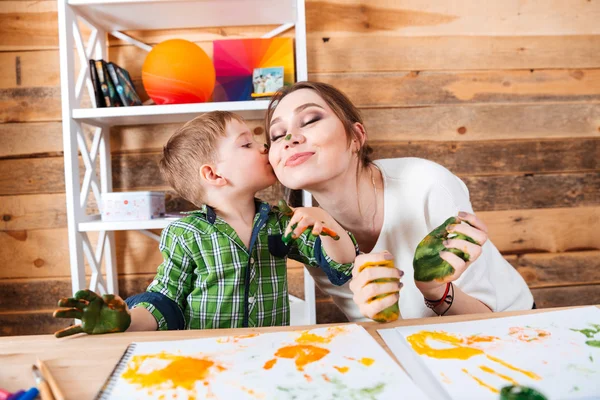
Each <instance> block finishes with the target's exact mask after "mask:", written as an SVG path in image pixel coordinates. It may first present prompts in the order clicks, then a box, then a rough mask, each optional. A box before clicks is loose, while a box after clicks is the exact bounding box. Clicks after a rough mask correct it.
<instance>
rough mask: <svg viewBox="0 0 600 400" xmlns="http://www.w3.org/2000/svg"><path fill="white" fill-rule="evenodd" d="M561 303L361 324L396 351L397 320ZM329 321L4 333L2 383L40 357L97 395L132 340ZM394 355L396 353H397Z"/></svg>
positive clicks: (72, 392) (25, 377) (76, 387)
mask: <svg viewBox="0 0 600 400" xmlns="http://www.w3.org/2000/svg"><path fill="white" fill-rule="evenodd" d="M599 307H600V306H599ZM567 308H568V307H567ZM560 309H565V308H554V309H543V310H530V311H518V312H504V313H494V314H474V315H462V316H449V317H441V318H422V319H412V320H399V321H396V322H392V323H388V324H378V323H375V322H366V323H359V325H362V326H363V327H364V328H365V329H366V330H367V331H368V332H369V333H370V334H371V335H372V336H373V337H374V338H375V340H377V342H378V343H379V344H380V345H381V346H382V347H383V348H384V349H385V350H386V351H387V352H388V353H389V354H390V355H392V353H391V352H390V350H389V349H388V348H387V346H386V345H385V343H384V342H383V340H382V339H381V337H380V336H379V334H378V333H377V329H382V328H391V327H396V326H409V325H429V324H436V323H442V322H459V321H475V320H481V319H489V318H499V317H505V316H513V315H525V314H532V313H537V312H547V311H555V310H560ZM323 326H328V325H314V326H308V327H297V326H294V327H274V328H246V329H218V330H188V331H166V332H131V333H116V334H109V335H97V336H88V335H85V334H80V335H76V336H72V337H67V338H63V339H56V338H55V337H54V336H52V335H37V336H9V337H0V388H3V389H6V390H8V391H11V392H16V391H17V390H20V389H25V388H29V387H31V386H33V385H34V380H33V375H32V372H31V366H32V364H34V363H35V362H36V359H37V358H38V357H39V358H40V359H41V360H43V361H44V362H45V363H46V364H47V366H48V367H49V368H50V370H51V372H52V374H53V375H54V378H55V379H56V381H57V383H58V385H59V386H60V388H61V390H62V391H63V394H64V395H65V396H66V397H67V398H68V399H81V400H85V399H92V398H94V396H95V395H96V393H97V392H98V390H99V389H100V386H101V385H102V384H103V383H104V381H105V380H106V378H107V377H108V375H109V374H110V373H111V371H112V369H113V368H114V366H115V364H116V363H117V361H118V360H119V358H120V357H121V355H122V354H123V352H124V351H125V349H126V347H127V345H128V344H129V343H131V342H147V341H162V340H179V339H198V338H206V337H214V336H227V335H240V334H247V333H250V332H261V333H264V332H277V331H289V330H301V329H310V328H315V327H323ZM392 357H394V356H393V355H392ZM394 359H395V358H394Z"/></svg>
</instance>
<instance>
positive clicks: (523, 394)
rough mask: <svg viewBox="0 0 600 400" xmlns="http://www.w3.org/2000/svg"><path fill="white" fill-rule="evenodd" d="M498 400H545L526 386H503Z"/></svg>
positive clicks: (544, 397) (540, 394)
mask: <svg viewBox="0 0 600 400" xmlns="http://www.w3.org/2000/svg"><path fill="white" fill-rule="evenodd" d="M500 400H547V399H546V396H544V395H543V394H542V393H540V392H538V391H537V390H535V389H533V388H530V387H526V386H514V385H511V386H505V387H503V388H502V390H500Z"/></svg>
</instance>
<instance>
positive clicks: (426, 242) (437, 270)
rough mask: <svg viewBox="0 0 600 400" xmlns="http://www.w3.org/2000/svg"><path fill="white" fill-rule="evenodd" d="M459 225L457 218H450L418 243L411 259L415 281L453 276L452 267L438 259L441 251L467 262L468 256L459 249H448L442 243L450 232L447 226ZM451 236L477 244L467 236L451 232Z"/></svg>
mask: <svg viewBox="0 0 600 400" xmlns="http://www.w3.org/2000/svg"><path fill="white" fill-rule="evenodd" d="M459 223H460V220H459V219H458V218H456V217H450V218H448V219H447V220H446V221H445V222H444V223H443V224H442V225H440V226H438V227H437V228H436V229H434V230H433V231H432V232H431V233H430V234H429V235H427V236H425V238H424V239H423V240H422V241H421V243H419V245H418V246H417V249H416V251H415V257H414V259H413V268H414V278H415V281H420V282H429V281H432V280H434V279H437V280H440V281H441V280H443V279H444V278H446V277H447V276H450V275H452V274H454V267H453V266H452V265H450V264H449V263H448V262H446V261H445V260H444V259H442V257H440V252H441V251H448V252H450V253H453V254H455V255H457V256H458V257H460V258H462V259H463V260H464V261H469V258H470V256H469V254H467V253H464V252H462V251H461V250H459V249H448V248H446V246H444V243H443V242H444V241H445V240H446V239H448V236H449V235H450V232H448V230H447V228H448V226H449V225H456V224H459ZM452 235H453V236H452V239H462V240H466V241H468V242H471V243H474V244H477V242H475V240H473V239H472V238H470V237H469V236H465V235H462V234H460V233H456V232H452Z"/></svg>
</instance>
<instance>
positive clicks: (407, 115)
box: [0, 103, 600, 161]
mask: <svg viewBox="0 0 600 400" xmlns="http://www.w3.org/2000/svg"><path fill="white" fill-rule="evenodd" d="M361 113H362V115H363V118H364V121H365V126H366V128H367V132H368V134H369V141H370V142H371V143H372V144H373V145H375V146H377V145H378V143H379V142H385V143H381V144H382V145H386V146H387V145H389V144H390V143H394V144H398V145H399V146H398V147H394V148H389V152H387V150H388V148H387V147H386V148H382V149H381V150H386V152H385V153H380V154H381V157H392V156H397V155H398V156H402V153H401V152H399V151H398V152H394V151H393V150H394V149H396V148H397V149H402V147H401V144H402V142H409V141H410V142H411V144H414V145H418V143H416V142H421V141H422V142H427V144H429V142H444V141H450V142H453V143H450V144H449V146H450V147H451V148H452V145H453V144H456V143H458V142H468V141H486V140H521V139H523V140H528V139H529V140H531V139H552V138H571V139H574V141H573V142H572V143H575V144H576V145H577V143H578V142H577V141H576V138H600V103H585V104H568V103H566V104H564V103H563V104H560V103H558V104H556V103H551V104H543V103H542V104H491V105H456V106H435V107H433V106H432V107H408V108H381V109H368V108H364V109H362V110H361ZM179 126H180V124H160V125H141V126H121V127H113V128H112V129H111V146H112V149H113V152H114V153H117V154H118V153H121V152H139V151H157V150H159V149H161V148H162V146H164V144H165V143H166V142H167V140H168V139H169V137H170V136H171V135H172V134H173V133H174V132H175V130H176V129H177V128H178V127H179ZM248 126H249V127H250V129H251V130H252V131H253V132H256V133H257V134H259V135H262V134H264V129H263V126H262V121H261V120H252V121H248ZM25 127H26V128H27V129H24V128H25ZM459 132H460V133H459ZM0 141H1V142H2V144H3V146H0V158H6V157H18V156H27V155H48V154H50V155H56V154H62V127H61V123H60V122H35V123H34V122H29V123H27V125H23V124H22V123H5V124H0ZM505 143H506V144H507V145H518V144H517V142H515V141H513V142H505ZM527 143H530V144H531V143H532V142H531V141H530V142H527ZM545 143H546V142H545V141H542V142H541V143H540V146H542V147H540V149H542V150H544V149H546V147H544V146H546V145H545ZM581 143H585V142H581ZM422 144H425V143H422ZM503 144H504V143H503ZM432 148H434V149H435V147H433V146H432ZM563 149H568V148H563ZM512 150H513V151H514V148H513V149H512ZM552 150H556V147H554V148H552ZM588 154H589V151H588ZM544 157H552V154H544ZM538 158H539V160H540V161H541V160H542V157H538Z"/></svg>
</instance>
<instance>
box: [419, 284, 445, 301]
mask: <svg viewBox="0 0 600 400" xmlns="http://www.w3.org/2000/svg"><path fill="white" fill-rule="evenodd" d="M423 283H424V282H423ZM446 286H447V284H446V283H442V284H441V285H439V286H437V285H436V286H434V287H420V285H419V282H417V288H418V289H419V290H420V291H421V294H422V295H423V297H424V298H426V299H429V300H437V299H440V298H441V297H442V296H443V295H444V292H445V291H446Z"/></svg>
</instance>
